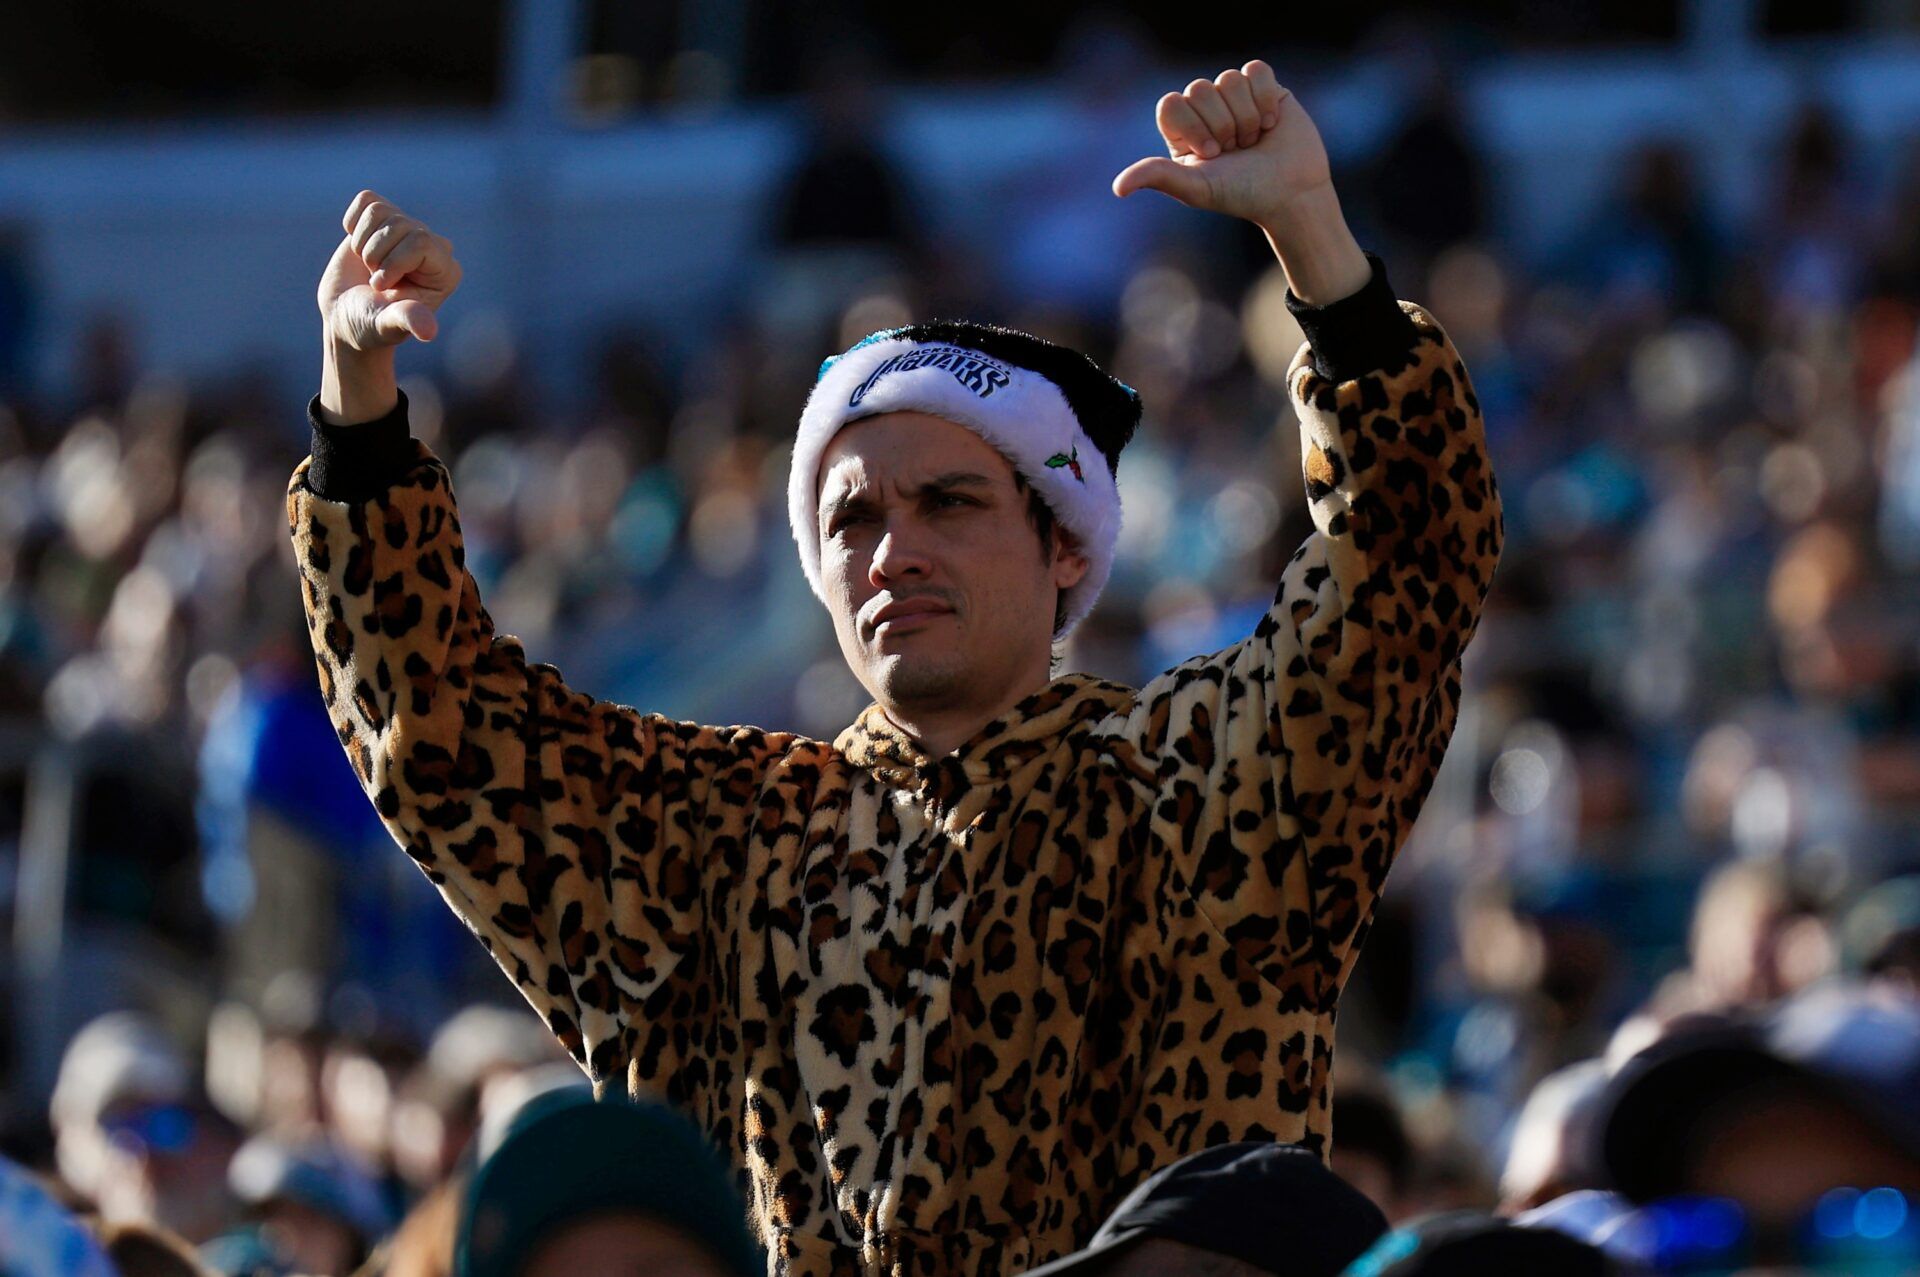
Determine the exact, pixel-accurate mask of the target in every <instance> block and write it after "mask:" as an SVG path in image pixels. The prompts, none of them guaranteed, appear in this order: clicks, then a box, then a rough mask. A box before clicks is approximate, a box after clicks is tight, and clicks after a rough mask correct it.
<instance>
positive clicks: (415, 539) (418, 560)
mask: <svg viewBox="0 0 1920 1277" xmlns="http://www.w3.org/2000/svg"><path fill="white" fill-rule="evenodd" d="M399 442H400V446H401V447H402V448H404V449H405V450H406V453H405V455H404V456H401V457H398V458H397V459H396V464H395V467H394V469H395V472H396V473H397V474H398V477H397V478H396V479H394V480H393V481H392V482H383V483H381V484H380V485H378V490H377V491H376V492H375V493H374V495H371V496H369V497H366V498H365V499H360V500H330V499H328V498H327V497H323V496H321V495H319V494H318V493H316V492H315V491H314V488H313V486H312V485H311V484H310V483H309V472H310V468H311V467H312V465H313V463H314V460H315V459H314V458H312V457H310V458H308V459H307V460H305V461H302V462H301V463H300V466H299V467H298V468H297V469H296V470H295V471H294V474H293V479H292V482H291V484H290V486H289V489H288V493H287V517H288V522H289V525H290V529H291V532H292V536H293V542H294V548H295V552H296V558H297V560H298V565H299V572H300V577H301V582H302V586H303V599H304V603H305V606H306V610H307V619H308V627H309V631H310V635H311V637H312V640H313V649H314V655H315V657H316V659H317V663H318V667H319V674H320V688H321V692H322V694H323V696H324V698H325V700H326V705H327V710H328V713H329V715H330V716H331V717H332V720H333V723H334V726H335V729H336V731H337V732H338V734H339V737H340V741H341V744H342V745H343V746H344V747H345V749H346V752H347V756H348V758H349V759H350V760H351V761H352V763H353V768H354V771H355V772H356V773H357V774H358V776H359V778H360V783H361V786H362V787H363V788H364V789H365V791H366V793H367V796H368V797H369V798H370V799H372V801H373V803H374V806H375V808H376V809H377V810H378V812H379V814H380V817H381V819H382V821H383V822H384V823H385V824H386V826H387V829H388V830H389V831H390V832H391V833H392V835H393V837H394V839H395V841H397V842H398V843H399V844H400V845H401V846H402V847H403V848H404V849H405V850H406V852H407V854H408V855H409V856H411V857H412V858H413V859H414V860H415V861H416V862H418V864H419V865H420V867H421V868H422V869H423V870H424V871H425V872H426V875H427V877H428V878H429V879H430V880H431V881H432V882H433V884H434V885H435V886H436V887H437V888H438V889H439V891H440V893H441V895H442V896H444V897H445V899H446V901H447V903H448V904H449V905H451V906H452V907H453V909H454V910H455V911H456V912H457V913H458V914H459V915H460V917H461V918H462V919H463V920H464V921H465V922H466V923H467V925H468V926H469V927H471V928H472V929H473V931H474V932H475V933H476V934H477V935H478V936H479V937H480V939H481V941H482V942H483V943H484V944H485V945H486V947H487V949H488V951H489V952H490V953H491V954H492V955H493V957H494V959H495V961H497V962H498V963H499V964H500V966H501V968H502V969H503V970H504V971H506V973H507V974H508V975H509V976H510V977H511V978H512V979H513V981H514V983H515V984H516V985H517V986H518V987H519V989H520V992H521V993H522V994H524V995H525V997H526V999H527V1001H528V1002H529V1003H531V1004H532V1006H533V1007H534V1009H535V1010H536V1011H537V1012H538V1013H539V1014H540V1015H541V1016H542V1017H543V1018H544V1019H545V1021H546V1022H547V1024H548V1026H549V1027H550V1028H551V1029H552V1031H553V1033H554V1034H555V1036H556V1037H557V1038H558V1039H559V1041H560V1042H561V1044H562V1045H563V1046H565V1047H566V1049H567V1050H568V1051H569V1052H570V1053H571V1054H572V1055H573V1057H574V1059H575V1060H577V1061H578V1062H579V1063H580V1064H581V1065H582V1067H583V1068H585V1069H586V1071H587V1073H588V1074H589V1076H591V1077H592V1078H593V1080H594V1081H595V1083H596V1084H600V1083H602V1082H603V1081H604V1080H605V1079H608V1078H611V1077H615V1076H617V1075H619V1074H620V1073H621V1072H622V1071H624V1070H625V1069H626V1068H627V1066H628V1064H629V1063H630V1062H632V1061H634V1060H638V1059H643V1058H644V1059H645V1061H646V1068H645V1070H644V1071H645V1072H646V1073H648V1074H649V1075H650V1076H654V1077H666V1078H676V1077H678V1078H682V1079H686V1078H690V1077H692V1076H693V1075H694V1074H697V1072H698V1069H699V1066H698V1064H697V1062H695V1061H692V1060H691V1059H689V1063H690V1065H691V1067H690V1068H688V1069H685V1070H681V1069H678V1068H677V1064H678V1061H679V1056H680V1055H683V1054H684V1055H689V1056H691V1049H690V1044H692V1043H698V1042H700V1041H702V1040H706V1039H709V1038H710V1037H711V1036H712V1027H713V1026H711V1025H706V1024H703V1023H700V1022H699V1021H700V1020H701V1019H702V1017H711V1016H713V1015H715V1014H718V1012H717V1011H716V1009H715V999H713V998H712V997H711V996H710V992H711V988H712V982H711V974H712V973H711V970H710V968H711V966H712V964H714V963H715V962H716V961H723V960H724V959H723V957H722V956H720V955H715V954H712V953H710V952H708V951H707V948H708V946H709V944H710V942H709V941H708V939H707V937H708V936H709V935H710V934H711V932H712V930H713V929H712V928H710V927H709V926H708V925H707V922H708V919H707V917H706V914H707V913H708V911H710V910H713V909H715V908H717V907H718V906H717V905H716V904H715V903H714V902H715V900H716V898H718V897H719V896H721V895H722V894H723V893H725V892H726V890H727V884H726V883H725V882H723V881H722V879H723V878H724V877H725V875H727V874H729V873H734V872H739V871H741V863H740V862H741V857H740V856H739V855H738V854H737V853H738V849H739V847H740V845H741V844H742V843H743V842H744V840H745V833H746V831H745V830H744V829H740V828H734V825H736V824H739V823H741V822H743V821H745V820H747V819H750V813H751V811H752V809H753V805H754V804H753V801H752V798H753V794H754V793H755V791H756V790H757V788H758V781H759V779H760V778H761V776H762V775H763V773H764V772H765V771H766V769H767V767H768V764H769V761H770V760H771V759H773V758H774V757H776V756H777V755H778V754H779V753H780V752H781V751H782V749H783V748H784V747H785V746H786V745H787V744H788V743H790V741H791V738H790V737H786V736H783V735H780V734H774V733H767V732H762V731H760V730H759V729H757V728H751V727H704V726H701V725H698V724H693V723H682V722H677V721H675V720H672V719H669V718H665V717H662V716H660V715H657V714H643V713H639V712H636V711H635V710H632V709H629V708H627V707H625V706H620V705H613V704H608V703H605V702H601V701H596V700H594V699H593V698H591V697H588V696H584V695H581V694H580V693H578V692H575V691H573V690H572V689H570V688H568V687H567V686H566V684H565V683H563V682H562V681H561V677H560V674H559V671H557V670H555V669H554V668H553V667H552V666H550V665H538V664H533V663H531V662H529V661H528V659H527V655H526V653H525V651H524V650H523V649H522V647H521V645H520V643H519V641H518V640H516V639H514V638H511V637H509V636H506V635H500V634H496V633H495V631H494V625H493V620H492V618H491V617H490V616H488V614H487V611H486V609H485V608H484V607H483V606H481V602H480V597H479V593H478V590H477V588H476V587H475V584H474V580H473V577H472V576H471V575H470V574H469V573H468V571H467V569H466V565H465V558H464V552H463V549H462V543H461V536H460V522H459V519H458V517H457V515H456V511H455V507H454V500H453V494H452V491H451V489H450V487H449V483H448V477H447V471H446V468H445V467H444V466H443V465H442V464H441V462H440V460H439V459H438V458H437V457H436V456H434V454H433V453H432V451H431V450H430V449H428V448H427V447H426V445H424V444H422V443H420V442H418V441H417V440H408V439H407V438H406V437H405V432H404V430H402V431H401V432H400V441H399ZM316 479H317V476H316ZM322 486H323V487H324V486H325V485H324V484H322ZM328 490H329V491H332V489H328ZM673 1085H674V1084H672V1083H670V1084H669V1089H670V1090H671V1089H672V1086H673ZM686 1085H688V1086H692V1085H694V1083H692V1082H690V1081H689V1082H687V1083H686ZM677 1098H680V1099H683V1100H689V1101H693V1100H696V1099H697V1097H695V1096H692V1095H681V1096H679V1097H677Z"/></svg>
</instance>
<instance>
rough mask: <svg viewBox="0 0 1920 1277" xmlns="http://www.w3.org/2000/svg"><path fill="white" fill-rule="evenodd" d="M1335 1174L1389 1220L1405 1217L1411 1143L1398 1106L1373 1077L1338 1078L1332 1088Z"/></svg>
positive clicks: (1332, 1152) (1330, 1161)
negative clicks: (1364, 1079)
mask: <svg viewBox="0 0 1920 1277" xmlns="http://www.w3.org/2000/svg"><path fill="white" fill-rule="evenodd" d="M1333 1129H1334V1130H1336V1131H1338V1132H1339V1134H1338V1135H1336V1136H1335V1137H1334V1141H1333V1148H1332V1150H1331V1152H1330V1154H1329V1159H1328V1160H1329V1163H1330V1165H1331V1166H1332V1168H1333V1173H1334V1174H1336V1175H1338V1176H1339V1177H1340V1178H1341V1179H1343V1180H1345V1181H1346V1182H1347V1183H1349V1184H1351V1185H1353V1186H1354V1187H1355V1188H1357V1189H1359V1190H1360V1191H1361V1192H1362V1193H1364V1194H1365V1195H1366V1196H1367V1198H1368V1199H1369V1200H1370V1201H1372V1202H1373V1204H1374V1205H1375V1206H1378V1207H1379V1208H1380V1209H1381V1211H1382V1212H1384V1213H1385V1215H1386V1217H1387V1219H1388V1221H1389V1222H1393V1223H1397V1222H1399V1221H1400V1220H1401V1219H1402V1218H1404V1217H1405V1213H1406V1212H1405V1207H1404V1202H1405V1198H1406V1193H1407V1190H1408V1188H1409V1187H1410V1186H1411V1185H1412V1183H1413V1170H1414V1165H1413V1158H1414V1150H1413V1143H1412V1141H1411V1140H1410V1139H1409V1138H1408V1136H1407V1127H1406V1123H1405V1122H1404V1121H1403V1120H1402V1119H1401V1116H1400V1109H1399V1107H1398V1106H1397V1105H1396V1104H1395V1103H1394V1101H1393V1097H1392V1096H1391V1094H1389V1093H1388V1091H1387V1090H1386V1088H1385V1087H1384V1086H1383V1085H1382V1084H1380V1083H1377V1082H1364V1081H1352V1082H1349V1081H1346V1080H1344V1079H1337V1080H1336V1084H1335V1086H1334V1091H1333Z"/></svg>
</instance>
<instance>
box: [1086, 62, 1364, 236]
mask: <svg viewBox="0 0 1920 1277" xmlns="http://www.w3.org/2000/svg"><path fill="white" fill-rule="evenodd" d="M1154 119H1155V122H1156V123H1157V124H1158V125H1159V126H1160V136H1161V137H1162V138H1163V139H1165V141H1166V144H1167V156H1166V157H1164V158H1162V157H1159V156H1155V157H1153V158H1150V159H1144V160H1139V161H1137V162H1135V163H1133V164H1131V165H1128V166H1127V168H1126V170H1125V171H1124V172H1122V173H1121V174H1120V175H1119V176H1118V177H1116V178H1114V179H1113V193H1114V194H1115V195H1119V196H1123V197H1124V196H1128V195H1131V194H1133V193H1134V192H1135V191H1149V190H1151V191H1159V192H1161V193H1162V194H1165V195H1170V196H1172V197H1173V198H1174V199H1177V200H1179V201H1180V202H1181V203H1182V204H1185V205H1188V206H1189V207H1192V208H1202V209H1207V210H1209V211H1211V212H1216V213H1226V214H1229V215H1231V216H1234V217H1244V218H1246V219H1247V220H1248V221H1251V222H1256V223H1259V224H1260V225H1262V226H1266V227H1268V228H1269V229H1271V228H1272V227H1273V225H1274V223H1275V222H1276V221H1284V220H1285V218H1286V211H1287V209H1288V207H1289V205H1290V203H1291V202H1292V201H1293V200H1295V199H1297V198H1298V197H1300V196H1304V195H1313V194H1316V193H1318V192H1320V191H1321V190H1322V189H1323V188H1324V189H1326V190H1329V191H1330V190H1331V188H1332V185H1333V178H1332V174H1331V173H1330V171H1329V170H1328V167H1327V148H1326V145H1325V144H1324V143H1322V142H1321V140H1320V130H1318V129H1316V128H1315V127H1314V126H1313V121H1312V120H1311V119H1309V118H1307V113H1306V112H1305V111H1303V110H1301V109H1300V103H1299V102H1298V101H1297V100H1296V99H1295V98H1294V96H1293V95H1292V94H1291V93H1289V92H1287V90H1285V89H1283V88H1281V87H1280V85H1279V84H1278V83H1276V82H1275V81H1274V78H1273V68H1272V67H1270V66H1268V65H1267V64H1266V63H1265V62H1262V61H1260V60H1259V59H1258V58H1256V59H1254V60H1253V61H1252V62H1249V63H1247V64H1246V65H1245V66H1244V67H1241V68H1240V69H1239V70H1237V71H1236V70H1232V69H1228V70H1225V71H1222V72H1221V73H1220V74H1219V75H1217V76H1215V77H1214V78H1213V79H1211V80H1195V81H1194V82H1193V83H1192V84H1189V85H1188V86H1187V87H1186V91H1185V92H1183V93H1169V94H1167V95H1166V96H1165V97H1163V98H1161V99H1160V104H1159V107H1158V109H1157V110H1156V111H1155V115H1154Z"/></svg>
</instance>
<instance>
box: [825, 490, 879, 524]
mask: <svg viewBox="0 0 1920 1277" xmlns="http://www.w3.org/2000/svg"><path fill="white" fill-rule="evenodd" d="M872 507H874V503H872V501H870V499H866V497H864V495H860V494H856V492H843V494H839V495H835V497H828V499H826V501H822V503H820V513H822V515H824V517H828V518H831V517H833V515H841V513H845V511H864V509H872Z"/></svg>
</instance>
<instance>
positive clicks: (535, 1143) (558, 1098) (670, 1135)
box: [453, 1074, 765, 1277]
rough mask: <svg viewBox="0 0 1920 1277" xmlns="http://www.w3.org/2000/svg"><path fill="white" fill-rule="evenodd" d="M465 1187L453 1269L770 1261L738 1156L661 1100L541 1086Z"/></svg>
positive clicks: (497, 1272)
mask: <svg viewBox="0 0 1920 1277" xmlns="http://www.w3.org/2000/svg"><path fill="white" fill-rule="evenodd" d="M574 1080H575V1081H576V1082H578V1081H579V1075H578V1074H575V1075H574ZM465 1197H466V1202H465V1206H464V1209H462V1210H461V1212H460V1222H459V1231H458V1234H457V1235H456V1237H455V1240H454V1251H453V1253H454V1262H453V1271H454V1277H574V1274H576V1273H591V1274H596V1275H605V1277H626V1275H628V1274H631V1275H632V1277H643V1275H644V1277H751V1274H753V1273H755V1272H758V1271H760V1270H761V1268H762V1267H763V1266H764V1264H765V1258H764V1257H763V1256H762V1255H761V1253H760V1250H759V1248H758V1247H757V1246H755V1245H754V1242H753V1238H752V1237H750V1236H749V1235H748V1234H747V1230H746V1226H745V1214H744V1211H743V1209H742V1204H741V1201H740V1195H739V1194H738V1193H737V1192H735V1191H734V1186H733V1183H732V1180H731V1177H730V1175H729V1174H728V1170H727V1167H726V1166H725V1165H724V1164H723V1163H722V1162H721V1160H720V1158H719V1157H718V1156H717V1155H716V1154H715V1152H714V1150H713V1149H711V1148H709V1147H708V1146H707V1143H706V1140H705V1138H704V1136H703V1134H702V1132H700V1131H699V1130H697V1129H696V1128H695V1127H694V1126H693V1124H692V1123H691V1122H689V1121H688V1120H687V1119H686V1117H685V1116H684V1115H682V1114H680V1113H676V1112H674V1111H673V1110H672V1109H670V1108H668V1107H667V1106H665V1105H663V1104H660V1103H658V1102H649V1103H638V1104H635V1103H629V1102H628V1101H627V1099H626V1097H625V1096H609V1097H607V1098H606V1099H605V1100H604V1101H602V1102H600V1103H595V1102H594V1101H593V1097H592V1096H591V1095H590V1094H588V1093H587V1089H586V1087H584V1086H580V1087H569V1088H565V1089H561V1090H555V1091H548V1092H546V1093H544V1094H542V1095H539V1096H537V1097H535V1098H533V1099H531V1100H529V1101H527V1103H526V1104H525V1105H523V1106H522V1107H521V1109H520V1111H519V1112H518V1113H516V1114H515V1115H514V1116H513V1117H512V1119H511V1120H510V1123H509V1126H508V1129H507V1132H506V1134H505V1135H504V1137H503V1138H502V1139H501V1140H500V1142H499V1147H498V1148H496V1149H494V1150H493V1151H492V1152H491V1153H489V1154H487V1156H486V1159H485V1160H484V1161H483V1162H482V1163H481V1164H480V1167H479V1169H478V1170H477V1171H475V1172H474V1176H473V1182H472V1183H471V1184H470V1185H468V1187H467V1189H466V1193H465Z"/></svg>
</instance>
